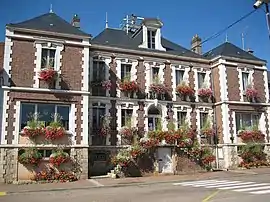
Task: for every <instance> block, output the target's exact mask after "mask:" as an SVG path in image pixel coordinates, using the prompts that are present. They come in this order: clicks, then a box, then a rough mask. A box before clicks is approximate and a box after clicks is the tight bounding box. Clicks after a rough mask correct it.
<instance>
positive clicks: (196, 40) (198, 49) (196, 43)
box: [191, 34, 202, 55]
mask: <svg viewBox="0 0 270 202" xmlns="http://www.w3.org/2000/svg"><path fill="white" fill-rule="evenodd" d="M201 43H202V39H201V38H200V37H199V36H198V34H196V35H195V36H193V37H192V40H191V51H193V52H194V53H197V54H199V55H201V54H202V45H201Z"/></svg>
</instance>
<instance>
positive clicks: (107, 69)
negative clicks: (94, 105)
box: [104, 58, 111, 97]
mask: <svg viewBox="0 0 270 202" xmlns="http://www.w3.org/2000/svg"><path fill="white" fill-rule="evenodd" d="M104 62H105V80H109V78H110V63H111V58H106V59H105V61H104ZM106 96H107V97H109V96H110V90H106Z"/></svg>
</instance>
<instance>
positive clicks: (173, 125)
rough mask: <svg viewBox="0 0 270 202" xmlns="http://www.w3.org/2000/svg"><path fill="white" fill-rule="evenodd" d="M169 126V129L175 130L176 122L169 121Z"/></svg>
mask: <svg viewBox="0 0 270 202" xmlns="http://www.w3.org/2000/svg"><path fill="white" fill-rule="evenodd" d="M167 128H168V130H175V124H174V122H173V121H168V124H167Z"/></svg>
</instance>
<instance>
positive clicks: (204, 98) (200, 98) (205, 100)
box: [199, 96, 211, 103]
mask: <svg viewBox="0 0 270 202" xmlns="http://www.w3.org/2000/svg"><path fill="white" fill-rule="evenodd" d="M199 100H200V102H207V103H209V102H211V101H210V97H204V96H199Z"/></svg>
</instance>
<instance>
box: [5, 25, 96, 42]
mask: <svg viewBox="0 0 270 202" xmlns="http://www.w3.org/2000/svg"><path fill="white" fill-rule="evenodd" d="M7 30H9V31H12V34H9V35H8V36H10V37H16V38H28V39H34V38H38V37H33V36H29V35H22V34H14V32H13V31H14V30H15V31H21V32H26V33H31V34H33V33H34V34H45V35H48V36H49V35H53V36H61V37H67V38H75V39H82V40H83V41H85V39H87V40H88V41H89V38H91V37H90V35H89V36H80V35H73V34H65V33H59V32H50V31H41V30H34V29H25V28H15V27H7ZM40 38H41V39H43V40H44V38H42V37H40ZM77 43H78V42H77Z"/></svg>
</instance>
